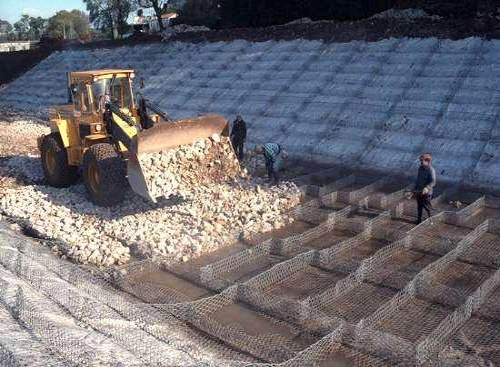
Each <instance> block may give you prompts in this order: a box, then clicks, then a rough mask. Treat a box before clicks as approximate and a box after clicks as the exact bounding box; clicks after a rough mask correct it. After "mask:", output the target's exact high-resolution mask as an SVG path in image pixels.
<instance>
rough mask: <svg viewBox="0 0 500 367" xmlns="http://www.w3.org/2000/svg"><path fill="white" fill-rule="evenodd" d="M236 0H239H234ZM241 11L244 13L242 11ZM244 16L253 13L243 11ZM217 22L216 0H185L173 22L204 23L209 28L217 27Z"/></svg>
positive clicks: (236, 10)
mask: <svg viewBox="0 0 500 367" xmlns="http://www.w3.org/2000/svg"><path fill="white" fill-rule="evenodd" d="M246 1H251V0H246ZM236 2H240V1H239V0H236ZM240 3H242V2H240ZM239 10H243V9H239ZM239 10H238V9H235V12H236V13H237V12H238V11H239ZM242 12H243V13H244V11H242ZM245 16H250V17H252V16H253V15H252V14H246V13H245ZM219 22H220V7H219V1H217V0H186V2H185V3H184V6H183V7H182V9H181V11H180V14H179V17H178V18H177V19H175V23H177V24H179V23H186V24H191V25H206V26H208V27H210V28H217V27H218V26H219Z"/></svg>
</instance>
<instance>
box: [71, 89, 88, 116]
mask: <svg viewBox="0 0 500 367" xmlns="http://www.w3.org/2000/svg"><path fill="white" fill-rule="evenodd" d="M72 93H73V103H74V104H75V110H77V111H81V112H90V102H89V94H88V93H87V87H86V85H85V84H84V83H78V84H76V85H73V88H72Z"/></svg>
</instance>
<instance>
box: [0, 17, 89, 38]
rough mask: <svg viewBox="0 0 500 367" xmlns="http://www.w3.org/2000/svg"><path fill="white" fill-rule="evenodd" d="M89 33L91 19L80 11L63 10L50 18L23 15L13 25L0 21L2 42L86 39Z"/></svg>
mask: <svg viewBox="0 0 500 367" xmlns="http://www.w3.org/2000/svg"><path fill="white" fill-rule="evenodd" d="M89 33H90V22H89V17H88V16H87V15H86V14H85V13H84V12H82V11H80V10H72V11H66V10H61V11H58V12H57V13H56V14H55V15H53V16H52V17H50V18H42V17H31V16H29V15H27V14H23V15H22V16H21V19H20V20H19V21H17V22H15V23H14V24H13V25H12V24H10V23H9V22H7V21H5V20H0V41H38V40H40V38H42V36H44V37H49V38H56V39H76V38H79V39H86V38H88V36H89Z"/></svg>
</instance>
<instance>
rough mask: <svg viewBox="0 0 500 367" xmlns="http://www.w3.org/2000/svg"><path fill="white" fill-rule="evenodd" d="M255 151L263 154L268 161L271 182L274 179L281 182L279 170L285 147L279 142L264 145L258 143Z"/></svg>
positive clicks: (268, 173) (267, 167)
mask: <svg viewBox="0 0 500 367" xmlns="http://www.w3.org/2000/svg"><path fill="white" fill-rule="evenodd" d="M255 153H257V154H262V155H263V156H264V159H265V161H266V169H267V175H268V177H269V182H271V180H273V181H274V183H275V184H278V182H279V170H280V168H281V162H282V158H283V149H282V148H281V146H280V145H279V144H277V143H267V144H264V145H257V146H256V147H255Z"/></svg>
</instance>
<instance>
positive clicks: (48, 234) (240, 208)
mask: <svg viewBox="0 0 500 367" xmlns="http://www.w3.org/2000/svg"><path fill="white" fill-rule="evenodd" d="M191 155H192V156H191ZM203 155H204V157H203ZM160 156H161V159H160V160H159V161H155V160H154V159H153V158H155V157H149V158H150V159H151V167H150V169H151V170H152V172H154V171H155V170H156V169H157V168H156V167H161V169H160V171H161V172H163V173H164V174H165V175H164V176H163V178H164V179H166V182H167V184H163V183H157V184H156V187H157V191H156V192H157V193H158V194H161V195H160V196H164V198H163V199H162V200H158V203H157V204H153V203H151V202H149V201H146V200H144V199H143V198H141V197H139V196H138V195H135V194H133V193H132V192H130V193H129V194H128V195H127V196H126V198H125V200H124V202H123V203H122V204H120V205H118V206H116V207H112V208H102V207H97V206H94V205H93V204H92V203H91V202H90V201H89V199H88V198H87V196H86V193H85V189H84V187H83V185H82V184H81V183H80V184H77V185H74V186H72V187H69V188H64V189H58V188H53V187H48V186H43V185H38V184H36V183H32V184H26V183H25V184H24V185H20V186H18V187H15V188H12V189H10V190H9V191H8V192H2V193H1V194H0V213H2V214H3V215H5V216H7V217H10V218H13V219H16V220H17V221H18V222H20V223H21V222H22V223H23V225H25V226H28V227H30V229H32V230H33V231H34V232H36V233H37V234H38V235H39V236H40V237H42V238H46V239H53V240H57V241H55V242H54V243H55V244H56V245H54V248H53V249H54V251H55V252H57V253H58V254H60V255H61V256H65V257H68V258H70V259H72V260H73V261H75V262H77V263H80V264H94V265H98V266H111V265H114V264H124V263H126V262H128V261H129V260H130V257H131V256H132V255H137V256H157V257H160V258H161V259H162V261H165V262H167V263H168V262H171V263H174V262H180V261H188V260H189V259H190V258H193V257H198V256H200V255H202V254H205V253H207V252H211V251H214V250H216V249H218V248H221V247H224V246H228V245H230V244H232V243H234V242H235V241H237V239H238V236H239V235H240V234H241V233H242V232H246V233H247V232H261V231H270V230H272V229H275V228H280V227H281V226H284V225H286V224H288V223H290V222H291V221H292V218H288V217H287V216H286V213H287V212H288V211H289V210H290V209H291V208H292V207H294V206H296V205H297V204H298V203H299V199H300V191H299V190H298V189H297V187H296V186H295V185H294V184H292V183H289V182H282V183H280V185H278V186H269V185H266V184H263V183H262V181H261V180H259V179H253V178H252V177H251V176H248V175H246V173H245V170H241V169H240V167H239V165H238V162H237V160H236V157H235V155H234V152H233V151H232V149H231V146H230V145H229V142H228V141H227V139H226V138H224V137H222V138H221V137H218V136H213V137H212V138H210V139H206V140H203V141H202V142H197V143H195V144H192V145H191V146H188V147H182V148H180V149H176V150H173V151H170V152H165V154H163V153H162V154H160ZM164 157H165V160H163V158H164ZM167 157H169V158H167ZM172 157H176V159H177V161H176V162H174V161H173V160H171V161H170V164H171V165H170V166H168V165H167V167H164V166H163V165H164V162H167V161H168V159H173V158H172ZM202 157H203V158H202ZM19 159H21V158H19ZM21 161H22V159H21ZM17 163H18V162H17V160H16V162H15V164H11V165H10V168H11V169H16V170H19V174H20V175H23V176H25V177H33V176H36V175H38V174H39V173H38V172H39V171H38V169H39V167H34V166H33V165H31V164H30V165H19V164H17ZM146 164H148V163H146ZM165 170H166V171H165ZM176 170H177V171H176ZM193 170H194V172H193ZM31 171H33V172H31ZM35 171H36V172H35ZM166 172H167V173H166ZM157 173H158V172H156V173H155V174H154V175H153V174H151V178H152V177H157ZM0 174H1V172H0ZM154 180H156V178H155V179H154ZM154 180H153V181H151V183H153V182H155V181H154ZM172 194H175V195H172Z"/></svg>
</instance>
